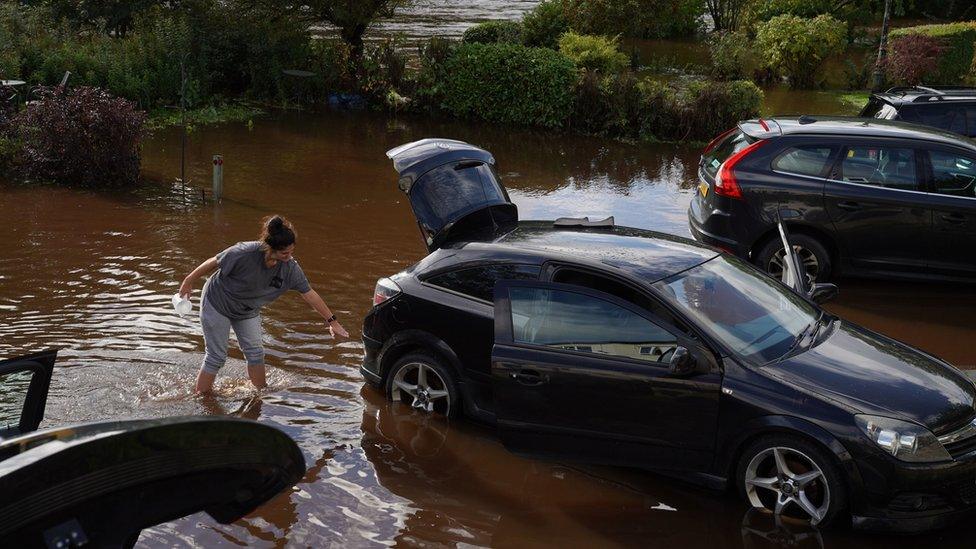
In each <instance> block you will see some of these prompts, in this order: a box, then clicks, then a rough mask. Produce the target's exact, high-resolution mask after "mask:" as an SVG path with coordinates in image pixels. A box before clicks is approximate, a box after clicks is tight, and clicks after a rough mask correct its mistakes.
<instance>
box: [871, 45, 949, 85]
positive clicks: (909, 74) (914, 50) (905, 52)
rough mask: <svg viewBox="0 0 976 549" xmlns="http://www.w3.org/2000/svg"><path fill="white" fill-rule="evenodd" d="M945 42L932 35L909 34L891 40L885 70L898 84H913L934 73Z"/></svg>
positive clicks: (890, 78) (919, 82) (889, 77)
mask: <svg viewBox="0 0 976 549" xmlns="http://www.w3.org/2000/svg"><path fill="white" fill-rule="evenodd" d="M944 51H945V43H944V42H943V41H942V40H941V39H940V38H936V37H934V36H926V35H924V34H909V35H905V36H897V37H895V38H893V39H892V40H891V44H890V45H889V49H888V57H887V58H886V59H885V72H886V73H887V74H888V79H889V80H891V81H892V82H895V83H898V84H907V85H909V86H914V85H917V84H921V83H922V81H924V80H925V79H926V78H928V77H930V76H932V75H933V74H935V72H936V71H937V70H938V68H939V57H940V56H941V55H942V53H943V52H944Z"/></svg>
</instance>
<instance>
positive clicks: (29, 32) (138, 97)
mask: <svg viewBox="0 0 976 549" xmlns="http://www.w3.org/2000/svg"><path fill="white" fill-rule="evenodd" d="M238 4H239V2H238V1H235V0H232V1H227V2H224V1H220V2H218V1H213V0H199V1H196V2H185V3H179V4H178V6H179V7H169V8H163V7H157V8H154V9H150V10H146V11H144V12H142V13H140V15H139V16H138V17H136V18H135V21H134V26H133V27H132V28H131V29H129V30H128V32H127V33H126V35H125V36H124V37H120V36H114V35H108V34H103V33H98V32H79V31H77V30H75V29H72V28H70V27H67V26H65V25H64V24H59V23H57V21H56V19H55V18H54V17H53V16H52V15H51V14H50V12H48V11H47V10H46V9H44V8H39V7H31V6H21V5H17V4H14V3H3V4H0V38H4V37H6V36H11V37H13V39H12V40H9V41H6V42H4V47H3V48H2V51H3V53H2V54H0V64H2V66H0V70H4V71H5V72H11V73H14V72H16V73H18V74H19V76H20V77H21V78H23V79H25V80H30V81H31V83H39V84H46V85H52V84H56V83H58V82H59V81H60V80H61V78H62V76H63V74H64V72H65V71H71V73H72V77H71V81H70V82H71V84H72V85H88V86H96V87H101V88H106V89H108V90H111V91H112V93H114V94H116V95H121V96H123V97H126V98H129V99H132V100H134V101H136V102H137V103H138V104H139V106H140V107H141V108H143V109H150V108H152V107H154V106H158V105H162V104H174V103H176V102H178V101H179V96H180V89H181V70H180V62H181V60H183V61H184V63H185V68H186V72H187V78H188V84H187V96H188V102H189V104H190V105H191V106H194V105H197V104H199V103H201V102H203V101H204V100H205V99H206V100H208V101H210V100H219V96H222V95H230V96H237V95H248V96H252V97H255V98H259V99H282V98H286V97H288V96H289V95H290V92H291V90H290V89H289V84H290V82H291V81H290V80H289V77H287V76H285V75H284V73H283V72H282V71H283V70H285V69H305V68H311V67H310V66H309V65H310V63H311V61H313V60H314V58H313V55H312V53H313V52H312V49H313V48H312V46H311V43H310V42H311V41H310V33H309V31H308V28H307V24H305V23H303V22H301V21H300V20H298V19H296V18H292V17H290V16H287V15H283V16H281V17H277V18H266V17H259V16H257V15H254V14H252V13H250V12H247V11H244V10H241V9H239V7H240V6H239V5H238ZM5 40H6V39H5ZM13 66H16V69H14V68H11V67H13Z"/></svg>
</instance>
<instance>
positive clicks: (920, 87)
mask: <svg viewBox="0 0 976 549" xmlns="http://www.w3.org/2000/svg"><path fill="white" fill-rule="evenodd" d="M915 89H916V90H922V91H924V92H929V93H931V94H933V95H945V92H942V91H940V90H937V89H935V88H930V87H928V86H915Z"/></svg>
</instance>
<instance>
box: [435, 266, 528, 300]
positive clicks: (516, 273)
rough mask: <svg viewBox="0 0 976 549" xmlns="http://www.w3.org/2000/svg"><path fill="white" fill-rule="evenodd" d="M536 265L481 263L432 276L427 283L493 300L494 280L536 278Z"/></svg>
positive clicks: (470, 295) (477, 297) (476, 297)
mask: <svg viewBox="0 0 976 549" xmlns="http://www.w3.org/2000/svg"><path fill="white" fill-rule="evenodd" d="M538 278H539V266H538V265H513V264H498V265H481V266H478V267H468V268H466V269H458V270H456V271H449V272H446V273H442V274H439V275H437V276H432V277H430V278H428V279H427V283H428V284H432V285H434V286H437V287H440V288H444V289H445V290H451V291H454V292H457V293H459V294H464V295H466V296H469V297H473V298H475V299H481V300H483V301H488V302H491V301H494V298H495V295H494V294H495V282H497V281H499V280H537V279H538Z"/></svg>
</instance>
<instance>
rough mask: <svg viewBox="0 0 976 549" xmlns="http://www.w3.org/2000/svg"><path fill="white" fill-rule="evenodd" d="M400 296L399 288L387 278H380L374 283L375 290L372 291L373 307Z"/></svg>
mask: <svg viewBox="0 0 976 549" xmlns="http://www.w3.org/2000/svg"><path fill="white" fill-rule="evenodd" d="M398 295H400V286H398V285H397V283H396V282H393V281H392V280H390V279H389V278H381V279H379V280H377V281H376V288H375V289H374V290H373V306H374V307H375V306H377V305H379V304H380V303H383V302H385V301H389V300H390V299H393V298H394V297H396V296H398Z"/></svg>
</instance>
